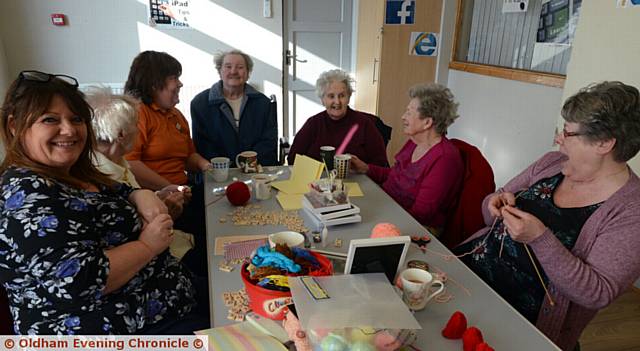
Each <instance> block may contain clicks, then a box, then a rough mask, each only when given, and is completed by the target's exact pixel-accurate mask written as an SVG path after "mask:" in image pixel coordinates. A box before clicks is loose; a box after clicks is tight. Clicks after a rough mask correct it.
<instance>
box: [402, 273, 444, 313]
mask: <svg viewBox="0 0 640 351" xmlns="http://www.w3.org/2000/svg"><path fill="white" fill-rule="evenodd" d="M400 281H401V282H402V300H403V301H404V302H405V303H406V304H407V306H408V307H409V308H410V309H412V310H414V311H419V310H421V309H423V308H424V307H425V306H426V305H427V302H429V300H431V299H432V298H433V297H435V296H437V295H439V294H441V293H442V292H443V291H444V283H443V282H442V281H440V280H438V279H434V278H433V275H431V273H429V272H427V271H425V270H424V269H418V268H408V269H405V270H404V271H402V273H400ZM436 284H437V285H439V286H440V287H439V288H438V289H437V290H436V291H434V292H433V293H431V286H433V285H436Z"/></svg>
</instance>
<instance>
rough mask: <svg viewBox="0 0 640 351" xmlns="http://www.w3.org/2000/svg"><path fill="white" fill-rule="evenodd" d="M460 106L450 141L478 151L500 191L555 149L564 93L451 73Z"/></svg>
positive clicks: (481, 76)
mask: <svg viewBox="0 0 640 351" xmlns="http://www.w3.org/2000/svg"><path fill="white" fill-rule="evenodd" d="M448 87H449V88H450V89H451V91H452V92H453V94H454V95H455V97H456V99H457V100H458V102H459V103H460V107H459V109H458V112H459V114H460V118H458V119H457V120H456V121H455V123H454V124H453V125H452V126H451V127H449V137H451V138H460V139H463V140H465V141H467V142H469V143H471V144H473V145H475V146H477V147H478V148H479V149H480V150H481V151H482V153H483V154H484V156H485V157H486V158H487V160H488V161H489V163H490V164H491V167H492V168H493V172H494V174H495V179H496V185H497V186H502V185H504V184H505V183H506V182H507V181H508V180H509V179H511V178H512V177H513V176H515V175H516V174H518V173H520V171H521V170H522V169H524V168H525V167H527V166H528V165H529V164H530V163H531V162H533V161H535V160H536V159H537V158H538V157H540V156H541V155H543V154H544V153H545V152H547V151H549V150H551V147H552V145H553V135H554V130H555V125H556V120H557V118H558V115H559V113H560V101H561V98H562V89H559V88H552V87H547V86H543V85H538V84H529V83H523V82H518V81H512V80H506V79H501V78H494V77H488V76H483V75H478V74H473V73H467V72H461V71H456V70H450V72H449V81H448Z"/></svg>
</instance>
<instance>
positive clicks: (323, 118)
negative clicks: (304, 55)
mask: <svg viewBox="0 0 640 351" xmlns="http://www.w3.org/2000/svg"><path fill="white" fill-rule="evenodd" d="M352 82H353V79H352V78H351V77H350V76H349V75H348V74H347V73H346V72H344V71H342V70H339V69H334V70H330V71H326V72H323V73H322V74H321V75H320V77H319V78H318V80H317V81H316V93H317V94H318V97H320V99H321V100H322V104H323V105H324V107H325V108H326V110H325V111H322V112H320V113H318V114H317V115H315V116H312V117H310V118H309V119H308V120H307V122H306V123H305V124H304V126H302V128H301V129H300V130H299V131H298V133H296V138H295V139H294V140H293V145H291V149H290V150H289V157H288V161H289V164H293V162H294V161H295V157H296V154H302V155H306V156H309V157H311V158H314V159H316V160H321V158H320V147H321V146H333V147H335V148H338V147H339V146H340V144H341V143H342V141H343V140H344V138H345V136H346V135H347V133H348V132H349V129H351V126H353V125H354V124H358V125H359V127H358V130H357V131H356V133H355V134H354V135H353V138H352V139H351V141H350V142H349V145H348V146H347V148H346V150H345V151H344V153H347V154H351V155H355V156H357V157H360V158H361V159H363V160H364V161H366V162H368V163H373V164H375V165H379V166H387V165H388V163H387V153H386V150H385V146H384V141H383V140H382V135H381V134H380V132H379V131H378V129H377V128H376V126H375V123H374V119H375V118H376V117H375V116H373V115H370V114H368V113H364V112H360V111H355V110H352V109H351V108H349V106H348V104H349V99H350V98H351V94H352V93H353V88H352V87H351V83H352Z"/></svg>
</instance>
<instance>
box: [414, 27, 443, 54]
mask: <svg viewBox="0 0 640 351" xmlns="http://www.w3.org/2000/svg"><path fill="white" fill-rule="evenodd" d="M409 55H415V56H437V55H438V33H427V32H412V33H411V40H410V41H409Z"/></svg>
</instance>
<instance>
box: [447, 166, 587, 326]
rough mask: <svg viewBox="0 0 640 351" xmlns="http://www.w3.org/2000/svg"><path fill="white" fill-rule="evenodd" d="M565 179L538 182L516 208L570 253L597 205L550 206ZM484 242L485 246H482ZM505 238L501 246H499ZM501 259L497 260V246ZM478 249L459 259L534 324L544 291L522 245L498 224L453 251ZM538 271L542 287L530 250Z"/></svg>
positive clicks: (546, 282) (556, 177)
mask: <svg viewBox="0 0 640 351" xmlns="http://www.w3.org/2000/svg"><path fill="white" fill-rule="evenodd" d="M563 178H564V175H562V173H559V174H557V175H555V176H553V177H550V178H545V179H541V180H540V181H538V182H537V183H535V184H534V185H532V186H531V187H530V188H529V189H526V190H524V191H523V193H521V194H519V195H518V196H517V199H516V206H517V207H518V208H520V209H522V210H523V211H526V212H529V213H530V214H532V215H534V216H536V217H537V218H538V219H540V220H541V221H542V223H544V225H545V226H547V228H549V229H550V230H551V231H552V232H553V234H554V235H555V236H556V237H557V238H558V240H560V242H561V243H562V244H563V245H564V246H565V247H566V248H567V249H568V250H571V249H572V248H573V245H574V244H575V243H576V240H578V235H579V234H580V230H582V226H583V225H584V223H585V222H586V221H587V219H588V218H589V216H591V214H592V213H593V212H595V210H597V209H598V207H600V203H598V204H595V205H590V206H585V207H577V208H559V207H557V206H556V205H555V203H554V202H553V193H554V191H555V189H556V187H557V186H558V184H560V182H561V181H562V179H563ZM485 238H486V245H485V246H484V247H482V243H483V241H484V240H485ZM503 238H504V243H501V242H502V240H503ZM501 245H503V248H502V256H501V257H500V246H501ZM474 248H477V249H476V251H474V253H473V254H471V255H467V256H464V257H462V258H461V259H462V261H463V262H464V263H465V264H466V265H467V266H469V268H471V269H472V270H473V271H474V272H475V273H476V274H477V275H478V276H479V277H480V278H482V280H484V281H485V282H487V283H488V284H489V285H490V286H491V287H492V288H493V289H494V290H495V291H496V292H497V293H498V294H500V296H502V297H503V298H504V299H505V300H507V302H509V303H510V304H511V305H512V306H513V307H515V309H517V310H518V311H519V312H520V313H521V314H522V315H523V316H524V317H525V318H527V319H528V320H529V321H530V322H531V323H533V324H535V323H536V320H537V319H538V312H539V311H540V307H541V306H542V301H543V299H544V296H545V292H544V288H543V287H542V285H541V284H540V280H539V279H538V276H537V274H536V272H535V269H534V267H533V265H532V264H531V260H530V259H529V255H528V254H527V251H526V250H525V248H524V245H523V244H522V243H519V242H515V241H513V240H511V237H510V236H509V234H507V233H505V230H504V225H503V224H502V221H500V220H498V222H497V223H496V224H495V226H494V228H493V230H492V231H490V232H489V233H487V235H484V236H481V237H479V238H476V239H474V240H472V241H470V242H468V243H465V244H463V245H460V246H458V247H457V248H456V249H455V250H454V251H455V253H456V254H458V255H460V254H462V253H465V252H469V251H471V250H473V249H474ZM529 252H531V255H532V256H533V258H534V261H535V263H536V266H537V267H538V269H539V270H540V273H541V275H542V277H543V280H544V282H545V285H548V283H549V282H548V278H547V276H546V275H545V273H544V270H543V269H542V267H541V265H540V263H539V262H538V260H537V259H536V258H535V254H534V253H533V251H532V250H529Z"/></svg>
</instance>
